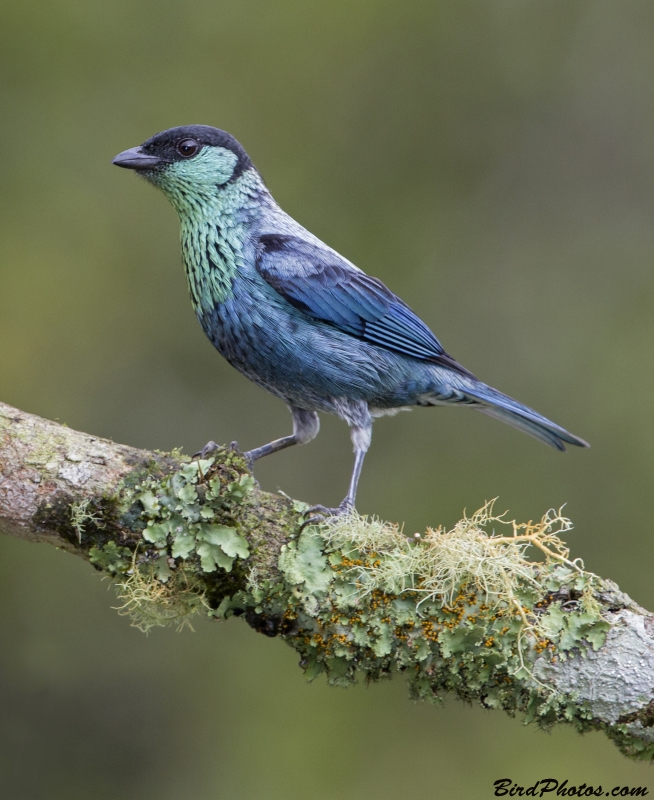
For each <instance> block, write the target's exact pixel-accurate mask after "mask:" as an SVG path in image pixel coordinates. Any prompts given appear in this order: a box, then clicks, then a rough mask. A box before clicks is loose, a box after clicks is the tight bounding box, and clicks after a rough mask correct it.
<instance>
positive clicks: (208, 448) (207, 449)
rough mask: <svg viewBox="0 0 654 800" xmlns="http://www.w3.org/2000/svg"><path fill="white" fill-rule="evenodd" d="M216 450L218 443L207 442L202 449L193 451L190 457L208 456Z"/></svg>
mask: <svg viewBox="0 0 654 800" xmlns="http://www.w3.org/2000/svg"><path fill="white" fill-rule="evenodd" d="M216 450H218V445H217V444H216V443H215V442H207V443H206V444H205V446H204V447H203V448H202V450H198V452H197V453H193V455H192V456H191V458H202V459H203V458H209V457H210V456H212V455H213V454H214V453H215V452H216Z"/></svg>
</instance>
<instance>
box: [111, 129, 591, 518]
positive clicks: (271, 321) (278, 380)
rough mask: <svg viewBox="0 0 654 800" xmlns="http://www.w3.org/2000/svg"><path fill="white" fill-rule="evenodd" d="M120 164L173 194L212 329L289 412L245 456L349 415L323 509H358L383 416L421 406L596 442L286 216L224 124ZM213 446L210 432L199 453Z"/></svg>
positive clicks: (158, 139) (138, 150)
mask: <svg viewBox="0 0 654 800" xmlns="http://www.w3.org/2000/svg"><path fill="white" fill-rule="evenodd" d="M112 163H113V164H115V165H116V166H119V167H123V168H125V169H130V170H134V171H135V172H136V173H137V174H138V175H140V176H142V177H143V178H145V179H146V180H147V181H149V182H150V183H151V184H153V185H154V186H156V187H158V188H159V189H160V190H161V191H162V192H163V193H164V195H165V196H166V197H167V198H168V200H169V201H170V202H171V203H172V205H173V207H174V208H175V210H176V211H177V213H178V215H179V219H180V225H181V249H182V256H183V262H184V267H185V270H186V276H187V279H188V287H189V292H190V296H191V302H192V305H193V308H194V310H195V314H196V316H197V318H198V321H199V322H200V325H201V326H202V329H203V330H204V332H205V334H206V335H207V337H208V338H209V339H210V341H211V342H212V344H213V345H214V347H215V348H216V349H217V350H218V352H219V353H220V354H221V355H222V356H224V358H226V359H227V361H228V362H229V363H230V364H231V365H232V366H233V367H235V368H236V369H237V370H238V371H239V372H241V373H242V374H243V375H245V377H247V378H249V379H250V380H251V381H254V383H256V384H258V385H259V386H261V387H263V388H264V389H267V390H268V391H269V392H272V394H273V395H275V396H276V397H278V398H280V399H281V400H283V401H284V402H285V403H286V405H287V406H288V408H289V410H290V412H291V415H292V419H293V433H292V434H291V435H289V436H284V437H282V438H280V439H275V440H274V441H272V442H269V443H268V444H264V445H262V446H260V447H257V448H255V449H253V450H249V451H248V452H246V453H244V455H245V458H246V461H247V463H248V465H249V466H250V467H252V465H253V464H254V462H256V461H258V460H259V459H260V458H263V457H264V456H267V455H270V454H272V453H276V452H278V451H280V450H283V449H285V448H287V447H291V446H292V445H297V444H306V443H307V442H310V441H311V440H312V439H314V438H315V437H316V436H317V434H318V431H319V428H320V420H319V417H318V413H319V412H326V413H331V414H335V415H337V416H338V417H339V418H340V419H342V420H344V421H345V422H346V423H347V424H348V425H349V428H350V438H351V441H352V445H353V448H354V467H353V470H352V474H351V477H350V483H349V488H348V492H347V495H346V496H345V498H344V500H343V501H342V502H341V503H340V505H339V506H338V507H336V508H327V507H325V506H314V507H313V509H312V511H314V512H316V513H317V516H318V517H320V518H322V519H325V518H329V517H332V516H340V515H342V514H347V513H350V512H352V511H353V510H354V509H355V501H356V493H357V486H358V483H359V477H360V475H361V469H362V466H363V461H364V457H365V455H366V452H367V450H368V448H369V446H370V442H371V436H372V423H373V420H374V419H375V418H377V417H381V416H384V415H393V414H395V413H397V412H398V411H402V410H409V409H411V408H413V407H415V406H442V405H456V406H465V407H468V408H472V409H476V410H477V411H481V412H483V413H484V414H487V415H488V416H491V417H495V418H496V419H499V420H502V421H503V422H506V423H508V424H509V425H512V426H513V427H515V428H518V429H520V430H522V431H524V432H526V433H528V434H531V435H532V436H534V437H536V438H537V439H540V440H541V441H542V442H545V443H546V444H549V445H551V446H553V447H555V448H557V449H559V450H565V445H566V444H571V445H576V446H578V447H588V443H587V442H585V441H584V440H583V439H580V438H579V437H577V436H574V435H573V434H571V433H569V432H568V431H567V430H565V429H564V428H562V427H560V426H559V425H557V424H555V423H554V422H552V421H550V420H549V419H547V418H546V417H544V416H542V415H541V414H539V413H538V412H536V411H534V410H533V409H531V408H529V407H528V406H526V405H523V404H522V403H519V402H518V401H517V400H514V399H513V398H512V397H509V396H508V395H506V394H503V393H502V392H500V391H498V390H497V389H494V388H492V387H491V386H488V385H487V384H485V383H483V382H482V381H481V380H479V379H477V378H476V377H475V376H474V375H473V374H472V373H471V372H469V371H468V370H467V369H466V368H465V367H463V366H461V364H459V363H458V362H457V361H456V360H455V359H454V358H453V357H452V356H451V355H449V354H448V353H447V352H446V351H445V349H444V348H443V346H442V345H441V343H440V341H439V340H438V339H437V338H436V336H435V335H434V333H432V331H431V330H430V329H429V327H428V326H427V325H426V324H425V323H424V322H423V321H422V320H421V319H420V318H419V317H418V316H417V315H416V314H415V313H414V312H413V311H412V310H411V309H410V308H409V306H408V305H407V304H406V303H405V302H404V301H403V300H401V299H400V298H399V297H398V296H397V295H395V294H394V293H393V292H392V291H391V290H390V289H388V288H387V287H386V286H385V285H384V284H383V283H382V282H381V281H380V280H378V279H377V278H374V277H371V276H369V275H367V274H366V273H365V272H363V271H362V270H361V269H359V268H358V267H356V266H355V265H354V264H353V263H351V262H350V261H348V259H346V258H345V257H343V256H342V255H340V254H339V253H337V252H336V251H335V250H333V249H332V248H331V247H329V246H328V245H326V244H324V243H323V242H322V241H321V240H320V239H318V238H317V237H316V236H314V235H313V234H312V233H310V232H309V231H308V230H306V229H305V228H304V227H303V226H302V225H300V224H299V223H298V222H296V221H295V219H293V218H292V217H291V216H289V215H288V214H287V213H285V212H284V211H283V210H282V209H281V208H280V206H279V205H278V204H277V203H276V202H275V200H274V199H273V197H272V195H271V193H270V191H269V190H268V188H267V186H266V184H265V183H264V180H263V178H262V177H261V175H260V173H259V172H258V170H257V169H256V167H255V166H254V164H253V163H252V161H251V159H250V157H249V156H248V154H247V152H246V151H245V149H244V148H243V146H242V145H241V144H240V143H239V142H238V141H237V140H236V139H235V138H234V137H233V136H232V135H231V134H229V133H227V132H226V131H223V130H220V129H218V128H214V127H211V126H208V125H186V126H181V127H176V128H170V129H168V130H164V131H162V132H160V133H157V134H155V135H154V136H152V137H151V138H150V139H148V140H147V141H145V142H144V143H143V144H141V145H139V146H137V147H132V148H130V149H129V150H125V151H124V152H122V153H119V155H117V156H116V157H115V158H114V159H113V162H112ZM215 448H216V445H215V443H214V442H212V441H211V442H209V443H208V444H207V445H206V446H205V448H203V450H202V451H201V455H202V456H204V457H206V456H207V455H209V454H210V453H211V452H212V451H213V450H215ZM196 455H197V454H196ZM312 519H313V517H312Z"/></svg>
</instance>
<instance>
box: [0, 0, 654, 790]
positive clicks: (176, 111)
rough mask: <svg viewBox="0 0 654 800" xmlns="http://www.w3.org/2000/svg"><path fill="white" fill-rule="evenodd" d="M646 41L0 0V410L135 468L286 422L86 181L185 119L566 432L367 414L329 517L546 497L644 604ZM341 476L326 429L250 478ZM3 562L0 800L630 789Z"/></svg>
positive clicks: (487, 373) (557, 3) (513, 506)
mask: <svg viewBox="0 0 654 800" xmlns="http://www.w3.org/2000/svg"><path fill="white" fill-rule="evenodd" d="M653 39H654V5H652V3H651V2H648V1H647V0H642V1H640V0H638V1H635V0H634V1H631V0H624V1H623V2H621V3H615V2H609V1H608V0H587V1H580V0H548V1H547V2H545V0H538V1H536V2H525V1H524V0H494V1H493V2H480V1H479V0H476V1H474V0H447V1H444V0H349V1H348V2H343V1H342V0H332V2H330V3H320V4H319V3H307V2H300V1H299V0H282V1H280V2H277V1H276V0H273V1H272V2H270V1H269V2H263V0H219V1H218V0H213V1H210V0H186V2H184V3H173V2H171V1H170V0H158V1H157V2H155V1H154V0H137V1H136V2H134V0H132V1H131V2H127V0H112V1H111V2H109V0H53V2H50V3H45V2H43V0H22V2H21V3H15V2H10V1H9V0H4V3H3V4H2V7H1V8H0V108H1V115H0V126H1V130H2V146H1V147H0V309H1V311H0V399H2V400H3V401H5V402H8V403H11V404H13V405H16V406H19V407H21V408H23V409H25V410H26V411H30V412H34V413H37V414H40V415H43V416H45V417H49V418H57V419H59V420H61V421H62V422H66V423H67V424H68V425H70V426H71V427H75V428H79V429H82V430H87V431H90V432H93V433H94V434H98V435H102V436H106V437H111V438H112V439H115V440H116V441H120V442H126V443H129V444H132V445H137V446H140V447H148V448H162V449H165V448H171V447H173V446H182V447H183V448H184V449H185V451H186V452H193V451H195V450H197V449H198V448H199V447H201V446H202V445H203V444H204V443H205V442H206V441H207V439H210V438H213V439H215V440H217V441H219V442H228V441H230V440H232V439H237V440H238V441H239V443H240V444H241V446H242V447H244V448H250V447H253V446H256V445H259V444H262V443H263V442H265V441H268V440H269V439H272V438H275V437H277V436H280V435H284V434H286V433H287V432H289V431H290V417H289V415H288V413H287V411H286V409H285V408H284V406H283V404H282V403H280V402H279V401H277V400H275V399H274V398H273V397H272V396H269V395H267V394H266V393H264V392H263V391H261V390H260V389H258V388H257V387H255V386H254V385H253V384H250V383H248V382H247V381H246V380H245V379H244V378H242V377H241V376H240V375H238V374H237V373H236V372H234V371H233V370H232V369H231V368H230V367H229V366H228V365H227V364H226V363H225V362H224V361H222V360H221V358H220V357H219V356H218V355H217V354H216V353H215V352H214V351H213V349H212V347H211V345H210V344H209V342H208V341H207V340H206V339H205V338H204V335H203V334H202V332H201V330H200V328H199V326H198V325H197V323H196V321H195V319H194V316H193V313H192V310H191V306H190V303H189V300H188V297H187V290H186V284H185V278H184V275H183V271H182V268H181V260H180V253H179V244H178V223H177V220H176V218H175V214H174V212H173V210H172V208H171V207H170V206H169V205H168V204H167V202H166V201H165V199H164V198H163V196H162V195H160V194H159V193H157V192H156V191H153V190H152V189H151V188H150V187H149V186H147V185H146V184H145V183H144V182H142V181H138V180H137V179H136V178H134V177H133V176H132V175H131V174H129V173H126V172H125V171H123V170H118V169H116V168H114V167H111V166H110V160H111V158H112V157H113V156H114V155H115V154H116V153H118V152H119V151H120V150H123V149H125V148H127V147H131V146H134V145H136V144H139V143H140V142H142V141H143V140H144V139H146V138H147V137H149V136H150V135H152V134H153V133H155V132H156V131H159V130H162V129H164V128H168V127H171V126H173V125H181V124H190V123H206V124H210V125H216V126H218V127H222V128H225V129H227V130H229V131H230V132H232V133H233V134H235V135H236V136H237V138H238V139H239V140H240V141H241V142H242V143H243V144H244V146H245V147H246V148H247V150H248V152H249V153H250V155H251V157H252V159H253V160H254V162H255V164H256V165H257V166H258V167H259V169H260V170H261V172H262V173H263V175H264V177H265V179H266V181H267V183H268V185H269V187H270V189H271V190H272V192H273V194H274V195H275V197H276V198H277V200H278V201H279V202H280V203H281V205H282V206H283V207H284V208H285V209H286V210H287V211H288V212H290V213H291V214H292V215H293V216H295V217H296V218H297V219H298V220H300V222H302V223H303V224H304V225H305V226H307V227H308V228H309V229H310V230H312V231H313V232H314V233H316V234H317V235H319V236H320V237H322V238H323V239H324V240H325V241H327V242H328V243H329V244H330V245H332V246H333V247H335V248H336V249H337V250H339V251H340V252H342V253H343V254H344V255H346V256H347V257H349V258H350V259H351V260H353V261H354V262H355V263H356V264H358V265H359V266H360V267H362V268H363V269H364V270H366V271H368V272H370V273H372V274H374V275H376V276H378V277H380V278H381V279H382V280H384V281H385V282H386V283H387V284H388V285H389V286H390V287H391V288H392V289H394V290H395V291H397V292H398V293H400V294H401V295H402V297H403V298H404V299H405V300H406V301H407V302H408V303H409V304H410V305H411V306H412V307H413V308H414V309H415V310H416V311H417V312H418V313H419V314H420V315H421V316H422V317H423V318H424V319H425V320H426V321H427V322H428V323H429V324H430V325H431V326H432V328H433V329H434V330H435V331H436V332H437V334H438V336H439V337H440V338H441V339H442V341H443V342H444V344H445V346H446V348H447V349H448V350H449V351H450V352H451V353H453V354H454V355H455V356H456V357H457V358H458V359H459V360H460V361H461V362H462V363H463V364H465V365H466V366H467V367H468V368H469V369H471V370H472V371H473V372H475V373H476V374H478V375H479V376H480V377H481V378H483V379H485V380H487V381H488V382H490V383H492V384H493V385H495V386H497V387H498V388H500V389H502V390H504V391H506V392H508V393H510V394H513V395H514V396H516V397H517V398H519V399H520V400H522V401H524V402H526V403H529V404H530V405H532V406H535V407H536V408H537V409H538V410H539V411H541V412H542V413H544V414H546V415H548V416H550V417H551V418H553V419H554V420H556V421H557V422H559V423H560V424H562V425H564V426H566V427H568V428H569V429H570V430H572V431H573V432H574V433H577V434H579V435H581V436H583V437H585V438H587V439H588V440H589V441H590V442H591V443H592V445H593V447H592V449H591V450H590V451H585V452H582V451H574V452H569V453H567V454H565V455H561V454H560V453H557V452H555V451H553V450H549V449H548V448H546V447H544V446H543V445H542V444H540V443H539V442H537V441H535V440H532V439H530V438H528V437H526V436H524V435H522V434H519V433H518V432H516V431H514V430H512V429H510V428H508V427H506V426H503V425H501V424H499V423H497V422H495V421H493V420H490V419H488V418H485V417H483V416H482V415H477V414H473V413H468V412H466V411H462V410H460V409H432V410H417V411H415V412H414V413H412V414H402V415H399V416H398V417H396V418H394V419H390V420H388V419H387V420H381V421H380V422H378V423H377V425H376V427H375V435H374V438H373V446H372V449H371V451H370V454H369V456H368V459H367V463H366V467H365V469H364V473H363V479H362V482H361V487H360V494H359V508H360V510H361V511H362V512H365V513H376V514H379V515H380V516H382V517H384V518H388V519H392V520H403V521H405V523H406V528H407V529H408V530H409V531H412V530H419V529H421V528H423V527H424V526H425V525H427V524H433V525H435V524H439V523H444V524H447V525H450V524H452V523H453V522H455V521H456V520H457V519H458V518H459V517H460V515H461V512H462V510H463V509H464V508H467V509H468V510H469V511H472V510H474V509H476V508H478V507H479V506H481V505H482V503H483V502H484V500H486V499H488V498H491V497H495V496H499V497H500V500H499V506H501V507H502V508H508V509H510V513H511V515H512V516H516V517H518V518H520V519H528V518H531V517H539V516H540V515H541V514H542V513H543V512H544V511H546V510H547V509H548V508H550V507H552V506H557V507H558V506H560V505H561V504H563V503H567V504H568V505H567V511H568V514H569V515H570V516H571V517H572V519H573V520H574V522H575V524H576V530H575V531H574V532H573V533H572V534H571V535H570V537H569V543H570V544H571V547H572V551H573V555H574V556H580V555H581V556H583V557H584V559H585V562H586V565H587V567H588V568H589V569H591V570H594V571H596V572H598V573H600V574H603V575H607V576H610V577H612V578H614V579H615V580H617V581H618V582H619V583H620V585H621V587H622V588H623V589H624V590H625V591H627V592H628V593H629V594H631V595H632V596H633V597H634V598H635V599H636V600H638V601H639V602H640V603H642V604H643V605H645V606H648V607H650V608H651V607H654V586H653V585H652V581H651V564H652V562H653V560H654V536H652V530H651V528H652V523H651V519H652V514H651V498H652V494H651V492H652V490H651V482H652V473H653V471H654V424H653V422H654V404H653V401H652V392H653V389H654V375H653V373H652V368H651V364H652V359H653V357H654V313H653V311H654V271H653V270H652V254H653V253H654V231H653V230H652V216H653V213H654V188H653V187H654V180H653V179H654V148H653V144H652V132H653V131H654V104H653V102H652V83H653V81H654V48H653V47H652V41H653ZM351 458H352V455H351V451H350V444H349V440H348V435H347V430H346V427H345V426H344V425H343V424H342V423H340V422H338V421H337V420H333V419H323V431H322V434H321V436H320V437H319V438H318V439H317V440H316V441H315V442H314V443H312V444H310V445H308V446H307V447H303V448H297V449H293V450H291V451H288V452H285V453H282V454H280V455H277V456H275V457H274V458H272V459H267V460H265V461H264V462H261V464H260V465H259V464H258V465H257V476H258V478H259V479H260V481H261V483H262V485H263V486H264V488H268V489H270V490H275V489H277V488H281V489H283V490H284V491H286V492H288V493H289V494H291V495H293V496H296V497H298V498H301V499H303V500H306V501H310V502H321V503H327V504H335V503H337V502H338V501H340V499H341V498H342V497H343V495H344V493H345V489H346V485H347V480H348V474H349V470H350V467H351ZM0 549H1V553H0V640H1V642H2V647H1V650H0V795H1V796H2V797H6V798H10V799H11V800H22V799H23V798H25V799H26V800H27V799H29V800H41V799H42V798H43V800H59V798H62V799H64V798H65V800H77V798H80V800H86V798H94V800H104V799H105V798H117V797H120V798H124V799H125V800H148V799H149V798H157V799H158V800H159V799H160V800H168V798H178V797H185V798H193V800H205V799H206V800H210V799H211V800H213V798H229V799H230V800H240V798H247V799H248V800H249V799H250V798H263V799H264V800H276V799H277V798H288V797H300V798H311V800H314V799H315V800H332V798H339V800H350V798H357V800H367V799H368V798H375V800H378V799H379V798H394V797H398V796H404V795H411V796H416V795H418V794H419V795H420V796H422V797H447V798H453V799H454V800H459V798H462V799H464V798H483V797H490V796H492V783H493V781H494V780H496V779H498V778H506V777H510V778H513V779H514V780H516V781H518V782H520V783H522V784H523V785H530V784H531V783H533V782H535V781H536V780H538V779H540V778H545V777H556V778H558V779H560V780H564V779H565V778H568V779H569V781H570V783H571V784H572V783H575V782H576V783H579V782H582V781H585V782H587V783H592V784H594V785H598V784H600V783H601V784H602V786H604V787H607V788H611V787H613V786H614V785H625V784H628V785H643V786H650V789H654V781H652V778H651V775H652V773H651V772H650V770H649V768H648V767H646V766H644V765H638V764H633V763H631V762H628V761H627V760H625V759H624V758H623V757H622V756H620V754H619V753H618V751H617V749H615V748H614V747H613V746H612V745H611V744H609V743H608V741H606V740H605V739H604V738H603V737H602V736H600V735H597V734H595V735H589V736H587V737H584V738H582V737H579V736H577V735H576V734H574V733H572V732H571V731H568V730H564V729H557V730H555V731H554V732H553V733H552V734H551V735H549V736H547V735H544V734H542V733H539V732H538V731H537V730H535V729H531V728H527V729H525V728H523V727H521V724H520V722H519V721H518V720H510V719H508V718H505V717H504V716H503V715H502V714H500V713H498V712H493V713H490V712H482V711H480V710H479V709H471V708H468V707H466V706H464V705H463V704H461V703H457V702H455V701H453V700H450V701H448V702H447V703H446V704H445V706H444V707H442V708H441V707H431V706H426V705H424V706H417V705H412V704H411V702H410V701H409V700H408V699H407V693H406V688H405V687H404V685H403V683H402V681H401V680H400V679H397V680H395V681H393V682H390V683H384V684H381V685H375V686H371V687H368V688H366V687H363V686H361V687H357V688H355V689H352V690H336V689H329V688H327V687H326V686H325V685H324V683H322V682H321V681H320V680H318V681H316V683H314V684H312V685H308V684H307V683H306V682H305V680H304V677H303V676H302V673H301V671H300V670H299V669H298V667H297V666H296V661H297V657H296V655H295V654H294V653H293V651H291V650H290V649H289V648H287V647H285V646H284V645H283V643H282V642H280V641H277V640H269V639H265V638H264V637H262V636H259V635H257V634H255V633H254V632H253V631H251V630H250V629H249V628H248V627H247V626H246V625H245V624H244V623H243V622H240V621H237V620H232V621H230V622H229V623H225V624H218V623H211V624H210V623H209V622H203V621H202V620H200V621H199V622H198V624H197V625H196V633H195V634H192V633H188V632H187V633H184V634H179V635H178V634H176V633H174V632H172V631H155V632H154V633H153V634H151V635H150V637H149V638H146V637H145V636H143V635H142V634H141V633H140V632H138V631H136V630H134V629H133V628H130V627H129V624H128V622H127V621H126V620H125V619H124V618H120V617H118V616H117V615H116V612H115V611H113V610H112V609H111V606H112V605H115V604H116V603H115V601H114V595H113V591H112V590H111V589H110V588H109V587H108V585H107V583H106V582H104V583H103V582H102V581H101V580H100V578H99V576H98V574H97V573H95V572H94V571H93V570H92V569H91V568H90V567H89V566H88V565H87V564H85V563H83V562H81V561H78V560H77V559H74V558H72V557H70V556H69V555H66V554H63V553H59V552H57V551H55V550H53V549H51V548H48V547H45V546H34V545H28V544H26V543H23V542H19V541H14V540H10V539H7V538H2V540H0Z"/></svg>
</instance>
